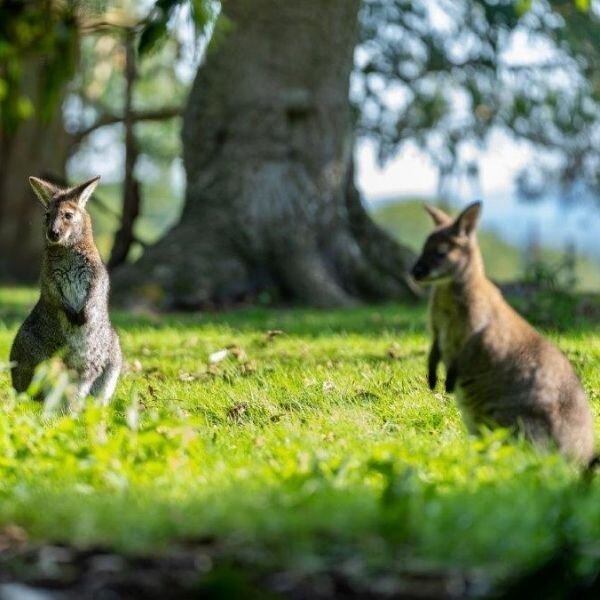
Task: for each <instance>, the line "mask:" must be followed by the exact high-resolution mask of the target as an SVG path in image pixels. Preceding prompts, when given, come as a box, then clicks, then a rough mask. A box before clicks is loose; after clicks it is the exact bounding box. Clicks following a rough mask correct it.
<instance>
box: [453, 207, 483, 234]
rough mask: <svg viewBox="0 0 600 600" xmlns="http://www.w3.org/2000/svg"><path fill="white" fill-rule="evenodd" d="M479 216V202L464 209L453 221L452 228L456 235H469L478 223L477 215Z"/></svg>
mask: <svg viewBox="0 0 600 600" xmlns="http://www.w3.org/2000/svg"><path fill="white" fill-rule="evenodd" d="M480 214H481V202H473V204H469V206H467V208H465V209H464V210H463V211H462V212H461V213H460V215H458V217H456V221H454V228H455V229H456V232H457V233H458V235H467V236H469V235H471V234H472V233H473V232H474V231H475V229H476V227H477V222H478V221H479V215H480Z"/></svg>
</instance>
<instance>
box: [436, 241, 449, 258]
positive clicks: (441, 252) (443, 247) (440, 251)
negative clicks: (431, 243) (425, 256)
mask: <svg viewBox="0 0 600 600" xmlns="http://www.w3.org/2000/svg"><path fill="white" fill-rule="evenodd" d="M448 250H450V246H448V244H440V245H439V246H437V248H436V249H435V253H436V254H437V255H438V256H440V257H442V256H446V254H448Z"/></svg>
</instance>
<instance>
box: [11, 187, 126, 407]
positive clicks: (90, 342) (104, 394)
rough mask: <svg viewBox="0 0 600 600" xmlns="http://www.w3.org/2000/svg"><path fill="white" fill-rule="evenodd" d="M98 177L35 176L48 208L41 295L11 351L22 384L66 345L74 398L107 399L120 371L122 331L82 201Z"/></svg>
mask: <svg viewBox="0 0 600 600" xmlns="http://www.w3.org/2000/svg"><path fill="white" fill-rule="evenodd" d="M99 179H100V178H99V177H95V178H94V179H90V180H89V181H86V182H85V183H82V184H81V185H78V186H76V187H72V188H69V189H60V188H58V187H56V186H55V185H53V184H51V183H49V182H47V181H44V180H42V179H38V178H36V177H30V178H29V182H30V183H31V187H32V188H33V191H34V192H35V194H36V196H37V197H38V198H39V200H40V201H41V203H42V205H43V206H44V208H45V210H46V219H45V238H46V242H45V250H44V257H43V261H42V273H41V293H40V299H39V300H38V303H37V304H36V305H35V307H34V309H33V310H32V312H31V313H30V314H29V316H28V317H27V318H26V319H25V322H24V323H23V324H22V325H21V328H20V329H19V331H18V333H17V336H16V338H15V341H14V342H13V346H12V349H11V352H10V360H11V363H13V368H12V382H13V387H14V388H15V390H16V391H17V392H23V391H25V390H26V389H27V388H28V387H29V384H30V383H31V380H32V377H33V373H34V370H35V368H36V367H37V366H38V365H39V364H40V363H41V362H42V361H44V360H47V359H48V358H50V357H51V356H52V355H54V354H55V353H57V352H62V353H63V356H64V360H65V363H66V365H67V367H68V368H70V369H72V370H73V371H74V372H75V373H76V374H77V382H76V383H77V392H76V394H77V398H79V399H83V398H85V397H86V396H87V395H88V394H92V395H94V396H99V397H100V398H101V399H102V400H103V401H104V402H105V403H107V402H108V401H109V400H110V398H111V397H112V395H113V393H114V391H115V387H116V385H117V380H118V378H119V373H120V371H121V363H122V356H121V348H120V345H119V338H118V337H117V334H116V332H115V330H114V329H113V328H112V326H111V323H110V319H109V315H108V291H109V279H108V273H107V272H106V269H105V267H104V265H103V264H102V260H101V258H100V255H99V253H98V250H97V248H96V245H95V244H94V238H93V234H92V223H91V219H90V216H89V214H88V213H87V211H86V209H85V206H86V204H87V201H88V200H89V199H90V196H91V195H92V193H93V192H94V189H95V188H96V185H97V184H98V180H99Z"/></svg>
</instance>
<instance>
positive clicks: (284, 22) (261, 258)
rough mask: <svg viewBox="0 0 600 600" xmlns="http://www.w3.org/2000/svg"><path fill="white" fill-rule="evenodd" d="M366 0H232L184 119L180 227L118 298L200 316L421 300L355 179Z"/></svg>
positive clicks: (125, 281) (402, 255)
mask: <svg viewBox="0 0 600 600" xmlns="http://www.w3.org/2000/svg"><path fill="white" fill-rule="evenodd" d="M359 4H360V0H302V2H285V1H284V2H282V1H281V0H225V1H224V2H223V13H224V15H225V17H226V18H227V19H228V20H229V22H230V27H229V28H228V30H227V33H226V34H225V36H224V37H219V38H218V39H217V40H215V43H214V44H213V45H212V47H211V48H209V51H208V54H207V62H206V64H205V66H202V67H201V68H200V70H199V72H198V74H197V76H196V80H195V82H194V84H193V87H192V90H191V93H190V96H189V100H188V106H187V110H186V113H185V116H184V124H183V133H182V137H183V147H184V163H185V168H186V172H187V196H186V204H185V209H184V212H183V215H182V218H181V221H180V223H179V224H178V225H177V226H176V227H175V228H174V229H172V230H171V231H170V232H169V233H168V234H167V235H166V237H165V238H164V239H163V240H161V241H160V242H158V243H157V244H156V245H155V246H153V247H151V248H150V249H148V250H147V251H146V253H145V254H144V255H143V257H142V258H141V259H140V260H139V261H138V262H137V263H136V264H134V265H130V266H127V267H125V268H123V269H121V270H120V271H118V272H117V273H116V274H115V275H116V277H115V287H116V291H117V293H127V294H129V295H130V294H131V293H132V292H133V293H134V294H135V293H137V295H139V294H141V295H142V296H144V295H145V296H146V297H147V298H148V299H151V300H156V299H157V298H159V297H160V298H162V301H163V303H164V304H166V305H169V306H172V307H173V306H174V307H180V308H181V307H189V308H197V307H202V306H206V305H213V304H216V305H223V304H230V303H235V302H239V301H252V300H256V299H262V298H267V299H270V300H274V301H279V300H286V301H289V300H291V301H296V302H301V303H306V304H312V305H317V306H340V305H346V304H351V303H353V302H355V301H356V300H359V299H361V298H370V299H388V298H403V297H407V296H409V295H411V294H412V292H411V291H410V287H409V285H408V284H407V282H406V279H405V273H406V270H407V267H408V265H409V263H410V262H411V260H412V256H411V253H410V252H409V251H408V250H407V249H406V248H403V247H401V246H398V245H397V244H395V243H394V242H392V241H391V240H390V239H389V238H388V237H387V236H386V234H384V233H383V232H382V231H381V230H379V229H378V228H377V227H376V226H375V225H374V224H373V222H372V221H371V220H370V219H369V217H368V215H367V214H366V212H365V210H364V208H363V207H362V205H361V201H360V197H359V195H358V193H357V192H356V189H355V188H354V184H353V169H352V159H353V156H352V150H353V141H354V139H353V131H352V117H351V110H350V105H349V101H348V87H349V78H350V73H351V70H352V64H353V50H354V46H355V43H356V33H357V18H358V8H359Z"/></svg>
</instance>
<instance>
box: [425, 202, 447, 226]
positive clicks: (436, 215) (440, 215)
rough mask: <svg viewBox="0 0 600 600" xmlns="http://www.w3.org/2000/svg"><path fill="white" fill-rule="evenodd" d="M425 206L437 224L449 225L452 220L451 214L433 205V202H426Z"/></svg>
mask: <svg viewBox="0 0 600 600" xmlns="http://www.w3.org/2000/svg"><path fill="white" fill-rule="evenodd" d="M423 206H424V208H425V210H426V211H427V212H428V213H429V215H430V216H431V218H432V219H433V222H434V223H435V224H436V225H448V223H451V222H452V218H451V217H450V215H447V214H446V213H445V212H444V211H443V210H442V209H441V208H437V207H436V206H431V204H424V205H423Z"/></svg>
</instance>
